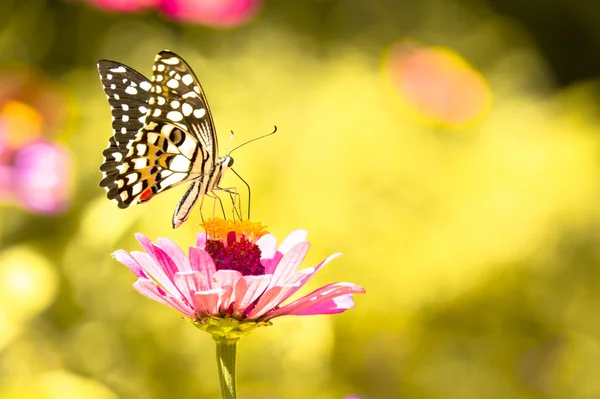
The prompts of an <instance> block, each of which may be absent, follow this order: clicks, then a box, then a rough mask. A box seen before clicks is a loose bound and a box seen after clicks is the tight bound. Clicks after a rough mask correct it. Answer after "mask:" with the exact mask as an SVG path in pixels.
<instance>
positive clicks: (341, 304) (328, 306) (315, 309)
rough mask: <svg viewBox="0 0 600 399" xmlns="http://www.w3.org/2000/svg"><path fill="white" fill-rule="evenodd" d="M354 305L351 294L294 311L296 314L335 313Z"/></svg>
mask: <svg viewBox="0 0 600 399" xmlns="http://www.w3.org/2000/svg"><path fill="white" fill-rule="evenodd" d="M353 307H354V300H353V298H352V294H347V295H341V296H338V297H336V298H332V299H328V300H326V301H323V302H321V303H318V304H316V305H314V306H312V307H309V308H306V309H305V310H303V311H300V312H296V313H295V314H296V315H298V316H309V315H318V314H336V313H342V312H344V311H346V310H348V309H352V308H353Z"/></svg>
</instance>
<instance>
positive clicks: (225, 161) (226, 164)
mask: <svg viewBox="0 0 600 399" xmlns="http://www.w3.org/2000/svg"><path fill="white" fill-rule="evenodd" d="M219 163H220V164H221V165H223V169H230V168H231V167H232V166H233V158H232V157H230V156H229V155H226V156H224V157H222V158H220V159H219Z"/></svg>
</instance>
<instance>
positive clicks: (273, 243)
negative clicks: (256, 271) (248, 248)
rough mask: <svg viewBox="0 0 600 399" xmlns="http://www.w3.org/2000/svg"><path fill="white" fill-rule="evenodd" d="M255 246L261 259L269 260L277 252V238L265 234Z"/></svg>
mask: <svg viewBox="0 0 600 399" xmlns="http://www.w3.org/2000/svg"><path fill="white" fill-rule="evenodd" d="M256 245H258V248H260V253H261V259H262V258H265V259H270V258H272V257H273V256H275V252H276V251H277V238H275V236H274V235H273V234H265V235H264V236H262V237H260V238H259V239H258V240H257V241H256Z"/></svg>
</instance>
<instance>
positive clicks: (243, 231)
mask: <svg viewBox="0 0 600 399" xmlns="http://www.w3.org/2000/svg"><path fill="white" fill-rule="evenodd" d="M203 227H204V229H205V230H206V233H207V234H208V236H209V239H208V240H206V248H205V249H206V252H208V253H209V254H210V256H211V257H212V258H213V261H214V262H215V266H216V268H217V270H223V269H226V270H237V271H238V272H240V273H242V274H243V275H244V276H248V275H252V276H257V275H262V274H265V268H264V266H263V265H261V264H260V256H261V252H260V248H259V247H258V245H256V240H257V239H258V238H260V237H261V236H263V235H264V234H265V231H264V229H265V228H264V227H263V226H261V225H260V224H259V223H252V222H249V221H243V222H239V221H227V220H223V219H217V218H215V219H211V220H207V221H206V222H204V223H203Z"/></svg>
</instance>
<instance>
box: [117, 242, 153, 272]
mask: <svg viewBox="0 0 600 399" xmlns="http://www.w3.org/2000/svg"><path fill="white" fill-rule="evenodd" d="M112 256H113V257H114V258H115V259H116V260H117V261H118V262H121V263H122V264H124V265H125V266H127V267H128V268H129V269H130V270H131V271H132V272H133V273H134V274H135V275H136V276H138V277H144V278H148V276H146V273H144V270H143V269H142V267H141V266H140V264H139V263H137V261H136V260H135V259H133V257H132V256H131V255H130V254H129V252H127V251H124V250H122V249H117V250H116V251H115V252H113V253H112Z"/></svg>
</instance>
